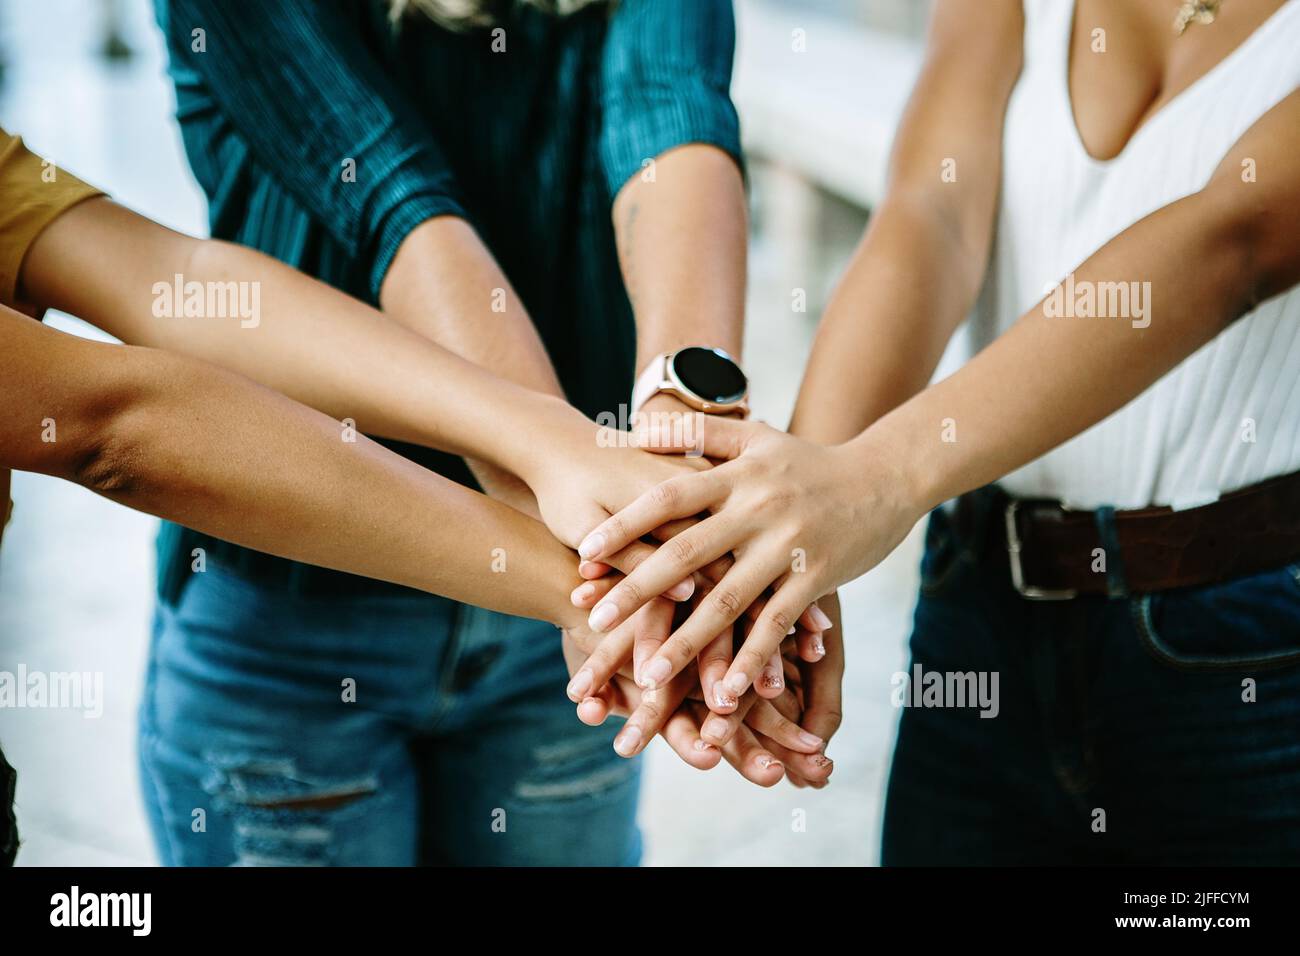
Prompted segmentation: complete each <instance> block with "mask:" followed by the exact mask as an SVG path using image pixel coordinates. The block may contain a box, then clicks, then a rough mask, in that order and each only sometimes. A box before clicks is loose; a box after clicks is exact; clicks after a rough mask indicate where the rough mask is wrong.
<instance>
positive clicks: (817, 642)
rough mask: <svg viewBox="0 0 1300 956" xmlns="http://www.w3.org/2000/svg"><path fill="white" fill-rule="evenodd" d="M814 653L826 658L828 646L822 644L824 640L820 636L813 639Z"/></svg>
mask: <svg viewBox="0 0 1300 956" xmlns="http://www.w3.org/2000/svg"><path fill="white" fill-rule="evenodd" d="M812 652H813V653H814V654H816V655H817V656H818V657H825V656H826V645H825V644H823V643H822V639H821V637H820V636H818V637H815V638H813V642H812Z"/></svg>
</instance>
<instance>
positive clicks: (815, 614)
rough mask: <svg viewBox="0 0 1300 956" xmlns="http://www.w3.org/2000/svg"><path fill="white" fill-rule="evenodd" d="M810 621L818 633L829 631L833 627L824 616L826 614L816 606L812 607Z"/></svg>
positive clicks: (829, 620)
mask: <svg viewBox="0 0 1300 956" xmlns="http://www.w3.org/2000/svg"><path fill="white" fill-rule="evenodd" d="M812 619H813V623H814V624H816V625H817V630H819V631H829V630H830V629H831V627H833V626H834V625H832V624H831V619H830V618H829V617H827V616H826V612H825V611H823V610H822V609H821V608H819V607H818V606H817V605H816V604H814V605H813V606H812Z"/></svg>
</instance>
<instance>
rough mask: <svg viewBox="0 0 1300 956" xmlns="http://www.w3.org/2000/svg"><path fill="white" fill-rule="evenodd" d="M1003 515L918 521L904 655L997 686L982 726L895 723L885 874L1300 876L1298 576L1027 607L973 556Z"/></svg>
mask: <svg viewBox="0 0 1300 956" xmlns="http://www.w3.org/2000/svg"><path fill="white" fill-rule="evenodd" d="M1000 504H1001V500H1000V498H999V496H998V494H997V493H996V491H995V490H994V489H986V490H985V491H984V492H981V493H979V495H978V504H977V507H975V508H974V509H973V511H974V517H973V519H971V520H968V521H965V522H964V526H963V527H962V528H961V529H960V530H959V529H958V527H957V522H956V521H955V519H954V516H953V515H951V514H949V513H948V512H946V511H944V510H940V511H936V512H935V513H934V514H933V515H931V518H930V525H929V529H928V534H927V540H926V555H925V558H924V561H923V563H922V571H921V577H922V587H921V596H920V599H919V601H918V603H917V608H916V615H915V622H914V628H913V633H912V640H911V652H912V665H913V667H915V666H916V665H920V666H921V667H922V668H923V670H924V671H933V672H939V673H941V674H949V673H966V672H975V673H977V674H980V673H984V674H988V673H993V672H996V673H997V674H998V677H999V680H998V684H997V686H998V691H999V698H1000V699H999V701H998V709H997V716H996V717H993V718H991V719H990V718H982V717H981V716H980V713H979V711H978V710H977V709H976V708H973V707H964V708H963V707H951V706H948V707H943V706H941V707H923V706H922V707H918V706H911V707H906V708H904V709H903V711H902V716H901V721H900V724H899V732H898V742H897V745H896V748H895V753H894V761H893V768H892V770H891V773H890V780H889V787H888V792H887V796H886V806H885V824H884V836H883V843H882V855H883V861H884V863H885V864H886V865H916V864H922V865H934V864H952V865H1019V864H1033V865H1052V864H1150V865H1165V864H1168V865H1191V866H1197V865H1256V864H1272V865H1292V866H1294V865H1296V864H1300V567H1296V566H1286V567H1279V568H1276V569H1274V570H1270V571H1266V572H1263V573H1261V574H1256V575H1252V576H1249V577H1245V578H1241V579H1238V580H1234V581H1229V582H1226V583H1223V584H1217V585H1213V586H1207V587H1198V588H1184V589H1177V590H1170V591H1164V592H1160V593H1155V594H1132V595H1128V596H1125V597H1116V598H1104V597H1085V598H1076V599H1074V600H1070V601H1061V602H1036V601H1029V600H1026V599H1025V598H1022V597H1021V596H1020V595H1019V594H1018V593H1016V591H1015V590H1014V589H1013V587H1012V585H1011V578H1010V572H1009V569H1008V564H1007V561H1006V558H1005V555H1000V556H999V555H998V554H997V553H996V549H990V548H988V547H985V546H984V540H985V539H984V536H985V535H989V534H991V533H993V531H994V529H996V528H997V527H998V525H999V524H1000V523H1001V521H1002V511H1001V507H1000ZM999 557H1000V558H1001V559H1000V560H999V559H998V558H999ZM909 669H910V668H909Z"/></svg>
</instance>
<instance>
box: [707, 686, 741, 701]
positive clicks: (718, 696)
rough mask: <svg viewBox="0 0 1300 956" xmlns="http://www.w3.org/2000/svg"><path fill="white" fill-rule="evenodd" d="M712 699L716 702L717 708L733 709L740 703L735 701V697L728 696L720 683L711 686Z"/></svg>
mask: <svg viewBox="0 0 1300 956" xmlns="http://www.w3.org/2000/svg"><path fill="white" fill-rule="evenodd" d="M713 699H714V700H715V701H717V703H718V706H719V707H735V706H736V705H737V704H738V703H740V701H738V700H736V698H735V695H733V694H728V693H727V692H726V691H725V690H724V689H723V687H722V681H718V682H717V683H716V684H714V685H713Z"/></svg>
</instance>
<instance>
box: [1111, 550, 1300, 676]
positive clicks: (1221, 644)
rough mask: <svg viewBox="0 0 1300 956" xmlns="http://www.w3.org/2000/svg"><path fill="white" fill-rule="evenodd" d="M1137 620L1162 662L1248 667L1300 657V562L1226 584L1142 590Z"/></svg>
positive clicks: (1181, 666)
mask: <svg viewBox="0 0 1300 956" xmlns="http://www.w3.org/2000/svg"><path fill="white" fill-rule="evenodd" d="M1130 610H1131V612H1132V616H1133V626H1134V628H1135V630H1136V631H1137V636H1138V639H1139V641H1141V643H1142V646H1143V647H1144V648H1145V649H1146V651H1147V652H1148V653H1149V654H1150V655H1151V656H1152V657H1154V658H1155V659H1156V660H1157V661H1158V662H1159V663H1161V664H1163V665H1165V666H1167V667H1171V668H1174V669H1176V670H1183V671H1192V670H1200V671H1240V670H1248V669H1250V670H1260V669H1271V668H1279V667H1288V666H1291V665H1293V664H1296V663H1300V565H1297V564H1292V565H1288V566H1286V567H1282V568H1275V569H1272V570H1269V571H1263V572H1261V573H1259V574H1253V575H1249V576H1247V577H1244V578H1237V579H1235V580H1233V581H1227V582H1224V583H1222V584H1213V585H1207V586H1205V587H1199V588H1178V589H1175V590H1170V591H1160V592H1154V593H1151V594H1141V595H1137V596H1136V597H1133V598H1132V599H1131V600H1130Z"/></svg>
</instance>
